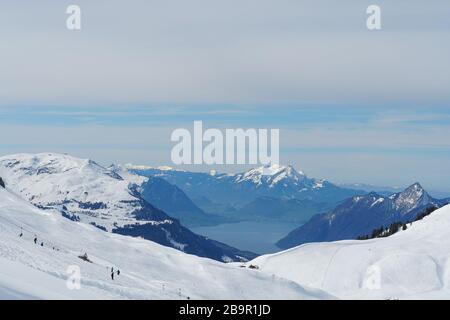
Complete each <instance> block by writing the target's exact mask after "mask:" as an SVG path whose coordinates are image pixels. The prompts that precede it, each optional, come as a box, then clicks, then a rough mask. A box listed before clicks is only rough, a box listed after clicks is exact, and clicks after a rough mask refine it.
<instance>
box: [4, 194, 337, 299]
mask: <svg viewBox="0 0 450 320" xmlns="http://www.w3.org/2000/svg"><path fill="white" fill-rule="evenodd" d="M21 228H23V230H21ZM21 232H22V233H23V236H22V237H19V234H20V233H21ZM35 235H36V236H37V238H38V243H37V244H35V243H34V242H33V239H34V236H35ZM41 241H43V243H44V246H43V247H42V246H40V242H41ZM85 252H86V253H87V254H88V256H89V259H90V260H91V261H92V262H93V263H88V262H85V261H83V260H81V259H79V258H78V256H79V255H80V254H83V253H85ZM73 265H76V266H79V267H80V270H81V289H80V290H70V289H68V287H67V286H66V283H67V279H68V277H69V274H68V273H67V271H68V267H69V266H73ZM111 267H114V269H115V270H117V268H119V269H120V271H121V274H120V276H117V275H116V277H115V280H114V281H113V280H111V278H110V268H111ZM188 297H189V298H190V299H318V298H319V299H320V298H322V299H323V298H331V296H329V295H328V294H326V293H324V292H322V291H320V290H315V289H305V288H303V287H302V286H300V285H298V284H296V283H295V282H292V281H288V280H284V279H281V278H278V277H274V276H272V275H271V274H265V273H263V272H259V271H255V270H249V269H246V268H240V266H239V265H238V264H233V265H230V264H224V263H220V262H216V261H213V260H209V259H206V258H199V257H196V256H192V255H188V254H185V253H183V252H180V251H177V250H175V249H172V248H168V247H164V246H161V245H158V244H156V243H154V242H151V241H147V240H143V239H139V238H131V237H126V236H121V235H117V234H112V233H108V232H103V231H101V230H99V229H98V228H95V227H93V226H90V225H87V224H84V223H79V222H74V221H71V220H69V219H66V218H63V217H62V216H61V215H60V214H59V213H56V212H55V213H53V212H52V211H42V210H40V209H38V208H36V207H34V206H32V205H31V204H29V203H28V202H26V201H25V200H22V199H21V198H19V197H18V196H17V195H15V194H13V193H12V192H10V191H9V190H5V189H3V188H0V299H187V298H188Z"/></svg>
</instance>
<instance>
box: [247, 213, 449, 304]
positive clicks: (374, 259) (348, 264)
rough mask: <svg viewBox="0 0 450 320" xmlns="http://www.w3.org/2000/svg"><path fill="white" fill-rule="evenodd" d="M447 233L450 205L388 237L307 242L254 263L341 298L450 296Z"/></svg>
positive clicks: (252, 262) (263, 269)
mask: <svg viewBox="0 0 450 320" xmlns="http://www.w3.org/2000/svg"><path fill="white" fill-rule="evenodd" d="M408 226H409V225H408ZM449 236H450V205H448V206H445V207H443V208H441V209H439V210H437V211H435V212H433V213H432V214H431V215H430V216H428V217H425V218H424V219H423V220H421V221H418V222H415V223H413V225H412V226H410V227H408V229H407V230H405V231H400V232H399V233H397V234H395V235H393V236H391V237H388V238H380V239H373V240H365V241H356V240H351V241H340V242H330V243H315V244H306V245H302V246H299V247H296V248H293V249H290V250H287V251H283V252H280V253H277V254H273V255H266V256H261V257H258V258H256V259H255V260H253V261H251V262H250V264H255V265H258V266H259V267H260V269H261V270H262V271H264V272H267V273H274V274H276V275H278V276H280V277H284V278H286V279H291V280H293V281H296V282H297V283H299V284H302V285H307V286H311V287H315V288H319V289H322V290H324V291H326V292H328V293H330V294H332V295H335V296H337V297H338V298H342V299H419V298H420V299H422V298H423V299H428V298H430V299H431V298H433V299H450V290H449V289H450V260H449V258H450V241H448V239H449Z"/></svg>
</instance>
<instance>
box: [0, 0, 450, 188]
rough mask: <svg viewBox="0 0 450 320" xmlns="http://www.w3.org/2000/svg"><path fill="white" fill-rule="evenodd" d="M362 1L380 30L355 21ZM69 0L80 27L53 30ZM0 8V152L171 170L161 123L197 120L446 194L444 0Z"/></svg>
mask: <svg viewBox="0 0 450 320" xmlns="http://www.w3.org/2000/svg"><path fill="white" fill-rule="evenodd" d="M373 3H377V4H379V5H380V6H381V8H382V25H383V29H382V30H381V31H378V32H369V31H368V30H367V29H366V28H365V19H366V14H365V9H366V8H367V6H368V5H370V4H373ZM69 4H78V5H80V6H81V9H82V19H83V20H82V26H83V29H82V30H81V31H80V32H70V31H68V30H66V28H65V19H66V14H65V9H66V7H67V5H69ZM0 8H1V10H0V38H1V39H2V41H1V42H0V57H1V59H0V126H1V127H2V131H3V132H7V135H5V134H3V135H2V138H1V140H0V154H7V153H15V152H42V151H56V152H68V153H72V154H75V155H78V156H81V157H90V158H93V159H95V160H98V161H99V162H101V163H104V164H109V163H111V162H122V163H123V162H134V163H145V164H155V165H158V164H170V148H171V146H172V144H171V143H170V132H171V131H172V130H174V129H175V128H178V127H186V128H190V127H191V126H192V121H194V120H203V121H204V123H205V126H208V127H219V128H226V127H231V128H234V127H244V128H251V127H256V128H259V127H268V128H280V129H281V159H282V160H283V162H284V163H291V164H293V165H295V166H296V167H297V168H299V169H301V170H303V171H305V172H306V173H307V174H309V175H310V176H315V177H320V178H327V179H330V180H332V181H337V182H364V183H371V184H381V185H400V186H403V185H407V184H409V183H413V182H415V181H420V182H422V183H423V184H424V185H425V186H426V187H429V188H432V189H441V190H450V179H449V178H450V175H449V170H448V168H449V167H450V151H449V150H450V143H449V139H448V138H447V137H449V136H450V90H449V88H450V61H449V60H450V58H449V57H450V41H449V39H450V19H449V18H448V17H449V16H450V2H448V1H445V0H442V1H440V0H435V1H433V5H430V4H428V2H425V1H418V0H417V1H414V0H413V1H406V0H396V1H365V0H363V1H361V0H353V1H350V0H344V1H325V0H316V1H312V0H311V1H300V0H295V1H294V0H280V1H268V0H258V1H256V0H240V1H234V0H229V1H206V0H193V1H155V0H153V1H148V0H146V1H144V0H142V1H141V0H131V1H117V0H109V1H102V0H97V1H86V0H80V1H55V0H54V1H51V0H40V1H33V2H31V3H30V1H20V0H19V1H17V0H16V1H12V0H11V1H9V0H3V1H1V4H0ZM191 169H192V170H205V169H207V168H204V167H193V168H191ZM218 169H219V170H222V171H239V170H242V169H243V168H241V167H227V168H218Z"/></svg>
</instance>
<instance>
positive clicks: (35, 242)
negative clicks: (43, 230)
mask: <svg viewBox="0 0 450 320" xmlns="http://www.w3.org/2000/svg"><path fill="white" fill-rule="evenodd" d="M34 244H37V237H36V236H34Z"/></svg>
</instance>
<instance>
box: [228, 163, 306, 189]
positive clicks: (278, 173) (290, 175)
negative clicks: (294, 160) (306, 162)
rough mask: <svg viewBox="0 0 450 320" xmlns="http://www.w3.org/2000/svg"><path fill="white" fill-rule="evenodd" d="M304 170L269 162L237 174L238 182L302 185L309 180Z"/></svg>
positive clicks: (236, 179)
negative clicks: (300, 170)
mask: <svg viewBox="0 0 450 320" xmlns="http://www.w3.org/2000/svg"><path fill="white" fill-rule="evenodd" d="M309 180H310V179H308V178H307V177H306V175H305V174H304V173H303V172H299V171H296V170H295V169H294V167H292V166H291V165H289V166H281V165H279V164H268V165H265V166H260V167H257V168H254V169H251V170H249V171H247V172H244V173H241V174H237V175H236V176H235V182H236V183H242V182H251V183H254V184H256V185H261V184H266V185H268V186H272V187H273V186H275V185H277V184H279V183H285V184H294V185H300V184H301V183H302V182H306V181H309Z"/></svg>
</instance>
